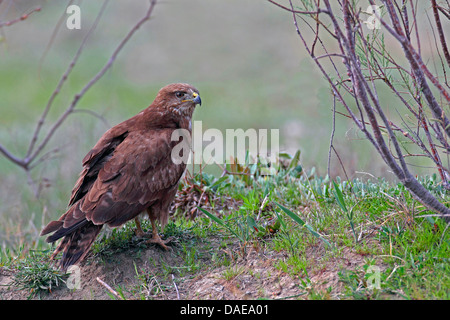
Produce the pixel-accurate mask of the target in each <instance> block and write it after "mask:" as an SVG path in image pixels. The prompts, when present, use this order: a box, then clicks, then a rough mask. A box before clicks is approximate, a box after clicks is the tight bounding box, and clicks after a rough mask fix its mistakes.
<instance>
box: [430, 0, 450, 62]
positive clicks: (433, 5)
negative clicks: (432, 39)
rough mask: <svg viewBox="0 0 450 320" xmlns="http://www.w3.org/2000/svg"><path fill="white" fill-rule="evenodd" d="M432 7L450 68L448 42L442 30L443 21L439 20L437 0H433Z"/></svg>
mask: <svg viewBox="0 0 450 320" xmlns="http://www.w3.org/2000/svg"><path fill="white" fill-rule="evenodd" d="M431 7H432V8H433V14H434V20H435V21H436V28H437V31H438V34H439V39H440V41H441V46H442V51H443V52H444V56H445V59H446V60H447V64H448V65H449V66H450V54H449V53H448V48H447V42H446V41H445V35H444V30H443V29H442V24H441V19H440V18H439V12H438V5H437V4H436V0H431Z"/></svg>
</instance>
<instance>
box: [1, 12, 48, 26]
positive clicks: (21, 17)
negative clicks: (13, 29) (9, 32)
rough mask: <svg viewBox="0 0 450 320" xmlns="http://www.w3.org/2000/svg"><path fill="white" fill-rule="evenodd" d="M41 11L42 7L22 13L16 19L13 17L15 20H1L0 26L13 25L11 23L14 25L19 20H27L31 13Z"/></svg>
mask: <svg viewBox="0 0 450 320" xmlns="http://www.w3.org/2000/svg"><path fill="white" fill-rule="evenodd" d="M39 11H41V7H37V8H34V9H32V10H31V11H30V12H28V13H25V14H23V15H21V16H20V17H19V18H16V19H13V20H10V21H6V22H0V28H2V27H9V26H11V25H13V24H15V23H17V22H20V21H23V20H26V19H28V17H29V16H30V15H31V14H33V13H34V12H39Z"/></svg>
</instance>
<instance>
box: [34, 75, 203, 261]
mask: <svg viewBox="0 0 450 320" xmlns="http://www.w3.org/2000/svg"><path fill="white" fill-rule="evenodd" d="M196 104H201V100H200V95H199V93H198V90H197V89H195V88H194V87H192V86H190V85H188V84H183V83H175V84H170V85H168V86H165V87H164V88H162V89H161V90H160V91H159V93H158V95H157V96H156V98H155V100H154V101H153V103H152V104H151V105H150V106H149V107H148V108H146V109H144V110H143V111H141V112H140V113H138V114H137V115H135V116H134V117H132V118H130V119H128V120H126V121H124V122H122V123H120V124H118V125H116V126H114V127H113V128H111V129H109V130H108V131H106V132H105V134H104V135H103V136H102V137H101V138H100V140H99V141H98V142H97V144H96V145H95V146H94V148H93V149H92V150H91V151H89V152H88V154H87V155H86V156H85V157H84V159H83V171H82V172H81V174H80V177H79V179H78V181H77V182H76V184H75V187H74V188H73V190H72V196H71V198H70V201H69V209H68V210H67V212H66V213H64V214H63V215H62V216H61V217H60V218H59V219H58V220H57V221H52V222H50V223H49V224H48V225H47V226H46V227H45V228H44V229H43V230H42V232H41V235H46V234H49V233H52V232H53V234H51V235H49V236H48V237H47V239H46V240H47V242H55V241H57V240H58V239H60V238H63V239H62V241H61V243H60V244H59V246H58V247H57V248H56V250H55V252H54V253H53V255H52V258H54V257H55V256H56V255H57V254H58V253H59V252H61V251H63V255H62V258H61V261H60V266H61V268H62V269H67V268H68V267H69V266H70V265H73V264H77V263H78V262H80V261H81V260H83V258H84V257H85V256H86V254H87V253H88V251H89V248H90V247H91V245H92V243H93V242H94V240H95V238H96V237H97V235H98V234H99V232H100V230H101V229H102V227H103V225H104V224H107V225H108V226H110V227H118V226H121V225H122V224H124V223H125V222H127V221H129V220H131V219H135V220H136V226H137V232H136V233H137V234H138V235H140V236H142V235H143V234H144V233H143V231H142V229H141V226H140V223H139V220H138V219H137V217H138V216H139V215H140V214H141V213H143V212H145V211H146V212H147V213H148V216H149V218H150V221H151V223H152V234H153V238H152V239H150V240H149V241H150V242H154V243H158V244H160V245H161V246H162V247H164V248H165V249H167V246H166V245H165V243H166V242H165V241H163V240H162V239H161V238H160V237H159V235H158V231H157V227H156V225H155V221H156V220H159V221H160V223H161V226H162V227H164V225H165V224H166V223H167V221H168V216H169V206H170V204H171V202H172V201H173V199H174V197H175V194H176V192H177V189H178V183H179V181H180V178H181V177H182V175H183V173H184V171H185V169H186V163H185V161H174V159H173V156H172V150H173V149H174V147H175V146H176V145H177V144H178V143H180V140H177V141H173V137H172V134H173V133H174V131H176V130H178V129H184V130H188V132H189V133H191V120H192V114H193V112H194V108H195V105H196ZM178 136H179V135H178ZM180 139H184V138H180ZM175 140H176V139H175Z"/></svg>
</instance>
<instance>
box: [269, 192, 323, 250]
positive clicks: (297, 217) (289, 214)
mask: <svg viewBox="0 0 450 320" xmlns="http://www.w3.org/2000/svg"><path fill="white" fill-rule="evenodd" d="M274 202H275V201H274ZM275 204H276V205H277V206H278V207H279V208H280V209H281V210H283V212H284V213H286V214H287V215H288V216H289V217H291V218H292V220H294V221H295V222H297V223H298V224H299V225H301V226H304V227H305V228H306V229H308V231H309V232H311V234H312V235H313V236H314V237H316V238H318V239H320V240H322V241H323V242H324V243H325V244H326V245H327V246H329V247H331V244H330V242H329V241H328V240H327V239H325V238H324V237H322V236H321V235H320V234H319V233H318V232H317V231H315V230H314V229H313V228H312V227H311V226H310V225H309V224H307V223H306V222H305V221H303V220H302V219H301V218H300V217H299V216H298V215H296V214H295V213H294V212H292V211H291V210H289V209H288V208H286V207H284V206H282V205H281V204H279V203H278V202H275Z"/></svg>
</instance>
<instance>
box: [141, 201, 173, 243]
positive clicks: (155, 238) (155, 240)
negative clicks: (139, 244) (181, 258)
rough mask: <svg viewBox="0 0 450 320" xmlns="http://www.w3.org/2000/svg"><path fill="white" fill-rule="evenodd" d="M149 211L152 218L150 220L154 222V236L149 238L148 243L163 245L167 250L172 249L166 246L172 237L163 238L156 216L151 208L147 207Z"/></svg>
mask: <svg viewBox="0 0 450 320" xmlns="http://www.w3.org/2000/svg"><path fill="white" fill-rule="evenodd" d="M147 213H148V217H149V218H150V222H151V223H152V238H151V239H149V240H147V241H146V243H156V244H159V245H160V246H161V247H163V248H164V249H165V250H170V248H169V247H168V246H166V244H167V243H169V242H171V241H172V238H168V239H167V240H163V239H161V237H160V236H159V234H158V227H157V226H156V218H155V217H153V215H152V214H151V211H150V210H149V209H147Z"/></svg>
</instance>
